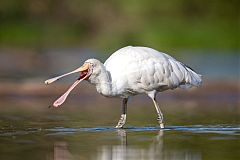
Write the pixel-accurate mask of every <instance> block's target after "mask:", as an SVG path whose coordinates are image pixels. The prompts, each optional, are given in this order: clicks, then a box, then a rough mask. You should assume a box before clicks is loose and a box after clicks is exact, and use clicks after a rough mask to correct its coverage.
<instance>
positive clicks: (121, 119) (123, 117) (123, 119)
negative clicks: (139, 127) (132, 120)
mask: <svg viewBox="0 0 240 160" xmlns="http://www.w3.org/2000/svg"><path fill="white" fill-rule="evenodd" d="M126 119H127V115H126V114H122V115H121V117H120V119H119V121H118V124H117V125H116V126H115V128H122V127H123V126H124V124H125V123H126Z"/></svg>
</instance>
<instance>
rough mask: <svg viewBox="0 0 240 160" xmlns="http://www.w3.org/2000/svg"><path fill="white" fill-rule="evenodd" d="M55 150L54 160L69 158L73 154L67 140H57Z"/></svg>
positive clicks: (67, 159) (66, 159)
mask: <svg viewBox="0 0 240 160" xmlns="http://www.w3.org/2000/svg"><path fill="white" fill-rule="evenodd" d="M53 148H54V151H53V153H54V154H53V159H54V160H69V159H71V157H72V155H71V153H70V152H69V149H68V144H67V143H66V142H55V143H54V147H53Z"/></svg>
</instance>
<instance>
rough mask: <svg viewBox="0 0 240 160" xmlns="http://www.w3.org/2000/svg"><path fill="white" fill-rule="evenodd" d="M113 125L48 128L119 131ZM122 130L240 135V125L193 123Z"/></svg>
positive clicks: (62, 131) (63, 131) (53, 132)
mask: <svg viewBox="0 0 240 160" xmlns="http://www.w3.org/2000/svg"><path fill="white" fill-rule="evenodd" d="M117 130H119V129H115V128H113V127H95V128H64V127H55V128H51V129H46V131H48V132H50V133H48V134H47V135H63V134H72V133H76V132H107V131H117ZM120 130H125V131H129V132H144V131H158V130H164V131H179V132H191V133H217V134H228V135H240V126H239V125H235V126H232V125H193V126H167V127H166V128H164V129H160V128H159V127H128V128H124V129H120Z"/></svg>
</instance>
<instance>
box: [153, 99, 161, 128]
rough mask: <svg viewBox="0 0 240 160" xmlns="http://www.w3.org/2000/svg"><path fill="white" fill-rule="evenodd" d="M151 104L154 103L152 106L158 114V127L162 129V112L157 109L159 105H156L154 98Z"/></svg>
mask: <svg viewBox="0 0 240 160" xmlns="http://www.w3.org/2000/svg"><path fill="white" fill-rule="evenodd" d="M153 103H154V106H155V108H156V111H157V114H158V118H157V120H158V123H159V125H160V128H164V123H163V114H162V112H161V110H160V107H159V105H158V103H157V101H156V98H155V96H154V98H153Z"/></svg>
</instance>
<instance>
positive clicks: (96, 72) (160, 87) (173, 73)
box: [45, 46, 202, 128]
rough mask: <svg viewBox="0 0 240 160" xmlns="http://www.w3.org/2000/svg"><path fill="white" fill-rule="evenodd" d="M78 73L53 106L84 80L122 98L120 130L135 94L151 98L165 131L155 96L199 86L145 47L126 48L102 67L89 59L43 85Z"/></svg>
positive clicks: (188, 72)
mask: <svg viewBox="0 0 240 160" xmlns="http://www.w3.org/2000/svg"><path fill="white" fill-rule="evenodd" d="M78 72H79V73H80V76H79V78H78V79H77V80H76V81H75V82H74V83H73V84H72V86H71V87H70V88H69V89H68V90H67V91H66V92H65V93H64V94H63V95H62V96H61V97H60V98H58V99H57V100H56V101H55V102H54V103H53V106H54V107H58V106H60V105H61V104H63V102H64V101H65V100H66V98H67V96H68V95H69V93H70V92H71V91H72V90H73V88H74V87H76V86H77V85H78V84H79V83H80V82H81V81H83V80H87V81H88V82H90V83H91V84H93V85H95V86H96V89H97V92H99V93H100V94H101V95H103V96H105V97H120V98H122V114H121V116H120V119H119V121H118V123H117V125H116V127H115V128H122V127H123V126H124V124H125V123H126V118H127V102H128V98H129V97H130V96H134V95H137V94H146V95H148V96H149V97H150V98H151V99H152V101H153V104H154V106H155V108H156V111H157V116H158V118H157V120H158V123H159V126H160V128H164V121H163V114H162V112H161V110H160V107H159V105H158V103H157V100H156V95H157V93H158V92H162V91H165V90H168V89H175V88H178V87H179V88H190V87H192V86H196V87H198V86H200V85H201V83H202V79H201V75H200V74H197V73H196V72H195V71H194V70H193V69H192V68H190V67H189V66H187V65H185V64H184V63H181V62H179V61H177V60H176V59H174V58H173V57H171V56H169V55H168V54H165V53H162V52H159V51H157V50H155V49H152V48H148V47H133V46H127V47H124V48H121V49H119V50H117V51H116V52H114V53H113V54H112V55H111V56H110V57H109V58H108V59H107V60H106V61H105V63H104V64H103V63H101V62H100V61H99V60H97V59H88V60H86V61H85V62H84V64H83V65H82V66H81V67H79V68H77V69H75V70H74V71H71V72H69V73H66V74H63V75H61V76H58V77H55V78H51V79H48V80H46V81H45V84H50V83H52V82H54V81H56V80H59V79H60V78H62V77H64V76H67V75H70V74H73V73H78Z"/></svg>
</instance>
